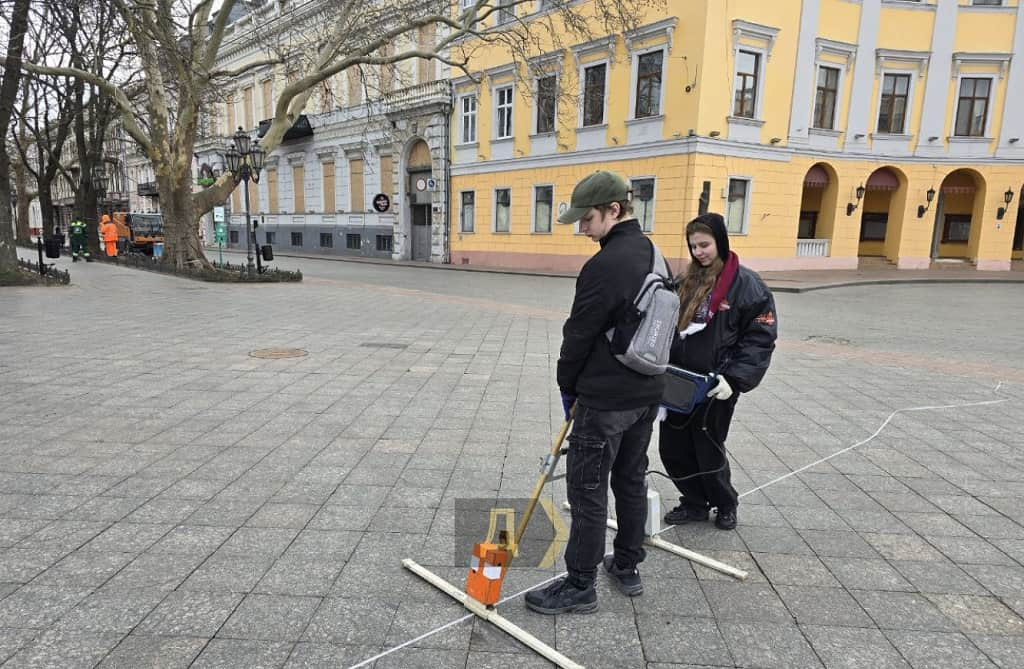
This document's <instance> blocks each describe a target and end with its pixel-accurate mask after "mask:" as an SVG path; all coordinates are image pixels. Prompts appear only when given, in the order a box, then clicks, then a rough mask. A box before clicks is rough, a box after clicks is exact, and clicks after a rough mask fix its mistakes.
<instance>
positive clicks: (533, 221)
mask: <svg viewBox="0 0 1024 669" xmlns="http://www.w3.org/2000/svg"><path fill="white" fill-rule="evenodd" d="M540 188H550V189H551V220H549V221H548V229H547V230H538V229H537V190H538V189H540ZM509 197H511V195H510V196H509ZM556 216H558V205H557V204H556V203H555V185H554V184H551V183H541V184H534V185H533V199H532V200H531V201H530V233H531V234H535V235H550V234H551V232H552V231H553V230H554V229H555V217H556Z"/></svg>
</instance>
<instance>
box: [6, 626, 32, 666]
mask: <svg viewBox="0 0 1024 669" xmlns="http://www.w3.org/2000/svg"><path fill="white" fill-rule="evenodd" d="M37 634H39V630H33V629H13V628H6V629H5V628H0V664H2V663H3V662H4V660H6V659H7V658H9V657H10V656H12V655H14V654H15V653H16V652H18V651H19V650H20V649H21V648H23V647H24V646H26V645H28V643H29V642H30V641H32V639H34V638H35V637H36V635H37Z"/></svg>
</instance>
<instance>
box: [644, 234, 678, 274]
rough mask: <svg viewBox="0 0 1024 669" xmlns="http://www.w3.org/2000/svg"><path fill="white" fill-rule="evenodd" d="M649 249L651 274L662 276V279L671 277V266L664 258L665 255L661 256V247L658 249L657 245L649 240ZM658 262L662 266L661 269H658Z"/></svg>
mask: <svg viewBox="0 0 1024 669" xmlns="http://www.w3.org/2000/svg"><path fill="white" fill-rule="evenodd" d="M647 241H651V240H649V239H648V240H647ZM651 251H652V253H651V273H652V274H657V275H658V276H660V277H662V278H663V279H671V278H672V268H671V267H669V264H668V261H667V260H665V256H663V255H662V254H661V249H659V248H658V245H657V244H655V243H654V242H651ZM659 264H660V265H661V266H662V268H663V269H662V270H661V271H659V270H658V265H659Z"/></svg>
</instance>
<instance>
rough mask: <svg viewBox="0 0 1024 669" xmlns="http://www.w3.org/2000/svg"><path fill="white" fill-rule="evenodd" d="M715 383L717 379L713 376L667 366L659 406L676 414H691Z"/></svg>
mask: <svg viewBox="0 0 1024 669" xmlns="http://www.w3.org/2000/svg"><path fill="white" fill-rule="evenodd" d="M717 383H718V377H717V376H715V375H714V374H698V373H696V372H691V371H690V370H688V369H683V368H682V367H676V366H674V365H669V366H668V367H667V368H666V369H665V391H664V392H663V393H662V395H661V405H662V406H664V407H665V408H666V409H668V410H669V411H674V412H676V413H682V414H689V413H693V410H694V409H695V408H696V407H697V405H698V404H700V403H701V402H703V401H704V400H705V399H706V398H707V395H708V391H709V390H711V389H712V388H714V387H715V385H716V384H717Z"/></svg>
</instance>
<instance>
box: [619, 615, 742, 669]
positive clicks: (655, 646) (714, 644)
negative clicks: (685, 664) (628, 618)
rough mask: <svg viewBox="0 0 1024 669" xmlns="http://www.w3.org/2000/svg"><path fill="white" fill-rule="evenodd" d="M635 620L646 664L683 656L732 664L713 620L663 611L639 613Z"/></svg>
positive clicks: (695, 660)
mask: <svg viewBox="0 0 1024 669" xmlns="http://www.w3.org/2000/svg"><path fill="white" fill-rule="evenodd" d="M636 620H637V629H638V630H639V631H640V642H641V644H642V645H643V651H644V658H645V659H646V660H647V662H648V665H650V663H652V662H673V661H675V660H678V659H679V658H683V657H685V658H687V660H688V661H692V662H699V663H704V664H710V665H722V666H731V665H732V658H731V656H730V654H729V649H728V647H727V646H726V644H725V640H724V639H723V638H722V635H721V633H720V632H719V631H718V625H717V624H715V622H714V620H711V619H701V618H697V619H687V618H683V617H680V616H671V615H665V614H657V615H646V614H640V615H638V616H637V619H636Z"/></svg>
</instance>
